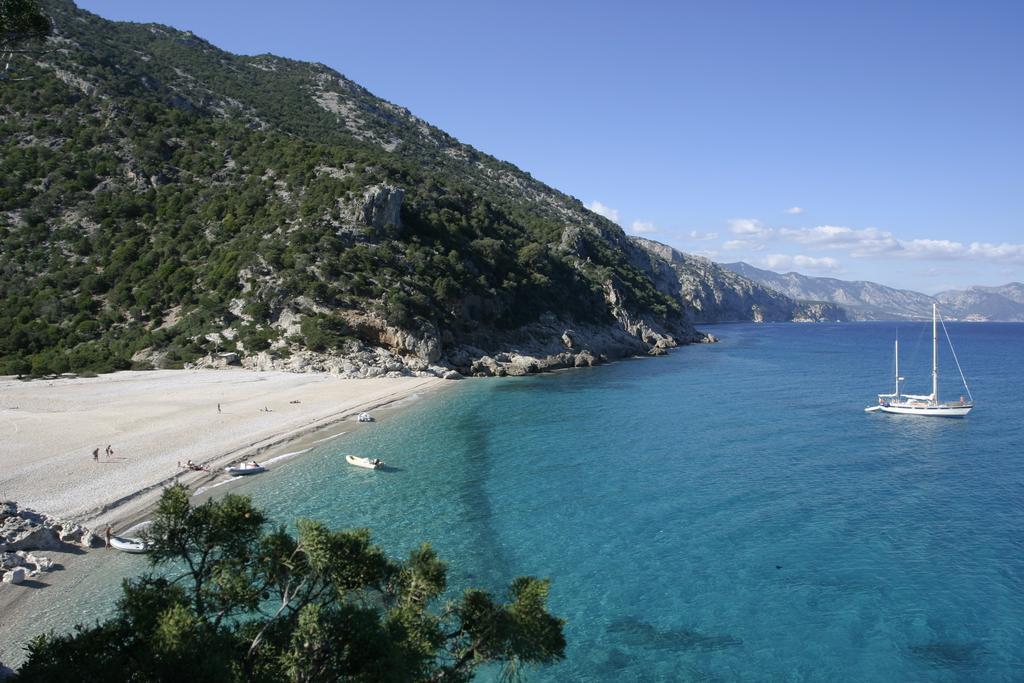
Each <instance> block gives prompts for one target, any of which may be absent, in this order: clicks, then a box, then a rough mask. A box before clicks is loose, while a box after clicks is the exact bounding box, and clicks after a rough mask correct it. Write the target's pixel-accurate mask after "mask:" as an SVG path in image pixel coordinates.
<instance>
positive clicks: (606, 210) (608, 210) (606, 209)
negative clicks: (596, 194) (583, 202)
mask: <svg viewBox="0 0 1024 683" xmlns="http://www.w3.org/2000/svg"><path fill="white" fill-rule="evenodd" d="M587 208H588V209H590V210H591V211H593V212H594V213H596V214H597V215H599V216H604V217H605V218H607V219H608V220H610V221H614V222H615V223H618V222H619V210H618V209H613V208H612V207H610V206H605V205H604V204H602V203H601V202H599V201H597V200H596V199H595V200H594V201H592V202H590V203H589V204H587Z"/></svg>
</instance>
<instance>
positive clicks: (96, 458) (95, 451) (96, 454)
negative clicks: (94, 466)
mask: <svg viewBox="0 0 1024 683" xmlns="http://www.w3.org/2000/svg"><path fill="white" fill-rule="evenodd" d="M92 459H93V460H94V461H95V462H99V461H100V449H99V446H97V447H96V448H94V449H93V451H92Z"/></svg>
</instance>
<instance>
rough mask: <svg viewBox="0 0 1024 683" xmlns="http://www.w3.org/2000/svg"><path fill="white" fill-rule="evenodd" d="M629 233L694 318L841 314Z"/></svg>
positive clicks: (727, 319) (791, 317) (729, 319)
mask: <svg viewBox="0 0 1024 683" xmlns="http://www.w3.org/2000/svg"><path fill="white" fill-rule="evenodd" d="M630 239H631V240H632V241H633V242H634V243H635V244H637V245H638V246H640V247H641V248H643V249H644V251H645V252H646V254H647V258H648V261H649V268H650V269H651V270H652V271H653V272H654V273H655V275H654V277H655V282H656V284H657V286H658V288H659V289H660V290H661V291H663V292H665V293H666V294H670V295H672V296H674V297H676V299H677V300H678V302H679V305H680V307H681V308H682V310H684V311H685V312H686V314H687V316H688V317H689V318H690V320H691V321H692V322H694V323H702V322H703V323H708V322H734V321H753V322H775V321H799V322H807V321H820V320H846V312H845V311H844V310H843V309H842V308H841V307H839V306H836V305H835V304H829V303H823V302H800V301H796V300H794V299H791V298H790V297H788V296H786V295H784V294H780V293H779V292H777V291H775V290H773V289H770V288H768V287H765V286H763V285H760V284H758V283H757V282H754V281H753V280H751V279H749V278H746V277H744V276H742V275H740V274H738V273H735V272H732V271H730V270H727V269H725V268H723V267H721V266H719V265H718V264H716V263H714V262H713V261H711V260H709V259H706V258H703V257H701V256H693V255H691V254H686V253H683V252H681V251H678V250H676V249H673V248H672V247H670V246H668V245H665V244H662V243H660V242H656V241H654V240H650V239H646V238H643V237H631V238H630Z"/></svg>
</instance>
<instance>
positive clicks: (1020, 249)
mask: <svg viewBox="0 0 1024 683" xmlns="http://www.w3.org/2000/svg"><path fill="white" fill-rule="evenodd" d="M967 254H968V255H969V256H972V257H975V258H981V259H991V260H993V261H1001V262H1004V263H1017V264H1024V244H1007V243H1003V244H988V243H987V242H971V246H970V247H969V248H968V249H967Z"/></svg>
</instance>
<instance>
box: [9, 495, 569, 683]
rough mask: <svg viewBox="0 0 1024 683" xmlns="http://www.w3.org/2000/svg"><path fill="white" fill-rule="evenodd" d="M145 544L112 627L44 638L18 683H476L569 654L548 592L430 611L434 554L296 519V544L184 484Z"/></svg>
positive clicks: (531, 587) (227, 501) (437, 590)
mask: <svg viewBox="0 0 1024 683" xmlns="http://www.w3.org/2000/svg"><path fill="white" fill-rule="evenodd" d="M149 537H150V540H151V543H152V548H153V549H152V552H151V553H150V555H149V559H150V562H151V563H152V564H153V566H154V567H160V568H161V569H162V570H163V571H162V573H161V574H159V575H157V574H147V575H144V576H142V577H140V578H137V579H131V580H126V581H125V583H124V593H123V595H122V597H121V599H120V601H119V602H118V605H117V614H116V615H115V616H114V617H113V618H112V619H110V620H109V621H106V622H103V623H99V624H97V625H95V626H91V627H79V628H78V630H77V631H76V632H75V633H73V634H70V635H52V634H51V635H45V636H39V637H37V638H36V639H35V640H34V641H33V642H32V643H31V644H30V645H29V657H28V659H27V661H26V662H25V664H24V665H23V666H22V667H21V669H20V671H19V672H18V673H17V675H16V676H15V680H16V681H58V680H82V681H86V680H88V681H129V680H130V681H171V680H189V681H231V680H235V681H240V680H246V681H336V680H358V681H442V680H443V681H465V680H469V679H471V678H472V676H473V672H474V671H475V669H476V668H477V667H478V666H480V665H481V664H485V663H501V664H502V665H503V667H504V671H505V672H506V673H515V672H516V671H518V670H519V669H520V668H521V667H522V666H523V665H531V664H544V663H549V662H554V661H557V660H559V659H561V658H562V657H563V656H564V650H565V639H564V636H563V633H562V625H563V622H562V620H560V619H558V618H556V617H554V616H552V615H551V614H549V613H548V611H547V608H546V601H547V595H548V582H547V581H544V580H539V579H534V578H529V577H520V578H517V579H516V580H514V581H513V582H512V584H511V585H510V586H509V589H508V601H507V602H504V603H502V602H499V601H497V600H495V598H494V597H493V596H492V595H490V594H488V593H486V592H484V591H481V590H476V589H469V590H466V591H465V592H464V593H463V594H462V596H461V597H460V598H459V599H457V600H454V601H451V602H448V603H447V604H445V605H443V606H442V607H441V608H440V609H431V606H432V605H433V604H434V603H437V602H438V601H439V599H440V597H441V596H442V594H443V593H444V592H445V588H446V584H445V574H446V567H445V564H444V563H443V562H442V561H441V560H439V559H438V558H437V556H436V555H435V553H434V551H433V550H431V549H430V547H429V546H428V545H427V544H423V545H421V546H420V547H419V548H418V549H416V550H414V551H412V552H411V553H410V555H409V558H408V559H407V560H406V561H405V562H396V561H394V560H391V559H389V558H388V557H387V556H386V555H385V554H384V552H383V551H382V550H381V549H380V548H379V547H377V546H375V545H373V544H372V543H371V541H370V534H369V532H368V531H366V530H362V529H360V530H355V531H331V530H330V529H328V528H327V527H326V526H324V525H323V524H321V523H319V522H314V521H311V520H301V521H300V522H299V523H298V535H297V536H292V535H291V534H289V533H288V532H287V531H286V530H285V529H284V527H277V528H273V529H269V530H267V522H266V519H265V517H264V515H263V513H262V512H261V511H260V510H258V509H256V508H254V507H253V505H252V503H251V502H250V500H249V498H248V497H245V496H227V497H225V498H224V499H223V500H220V501H210V502H207V503H204V504H202V505H199V506H192V505H190V503H189V496H188V492H187V490H186V489H185V488H184V487H182V486H174V487H172V488H169V489H167V490H166V491H165V492H164V494H163V497H162V498H161V500H160V503H159V505H158V507H157V510H156V515H155V521H154V524H153V526H152V527H151V528H150V530H149ZM175 570H178V571H175Z"/></svg>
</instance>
